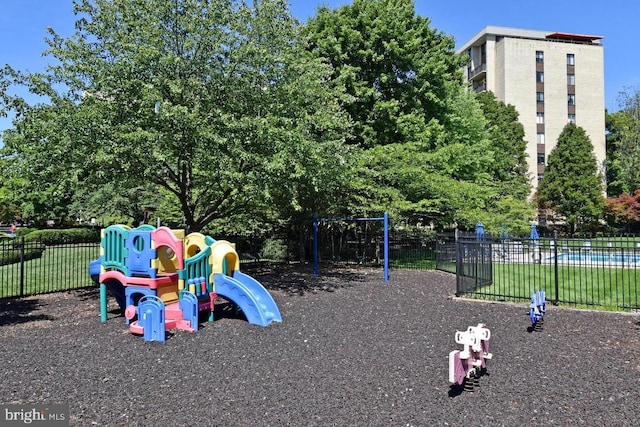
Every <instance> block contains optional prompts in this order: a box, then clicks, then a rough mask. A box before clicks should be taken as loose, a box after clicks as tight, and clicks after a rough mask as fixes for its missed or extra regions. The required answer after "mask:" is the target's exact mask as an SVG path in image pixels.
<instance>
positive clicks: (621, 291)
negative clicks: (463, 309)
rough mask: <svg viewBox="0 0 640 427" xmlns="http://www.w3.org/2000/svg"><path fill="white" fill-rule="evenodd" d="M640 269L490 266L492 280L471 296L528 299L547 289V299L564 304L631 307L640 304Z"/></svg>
mask: <svg viewBox="0 0 640 427" xmlns="http://www.w3.org/2000/svg"><path fill="white" fill-rule="evenodd" d="M639 280H640V270H636V269H630V268H608V267H602V266H598V267H577V266H568V265H558V269H557V286H556V269H555V266H554V265H542V264H501V263H494V265H493V283H492V284H490V285H486V286H482V287H480V288H479V289H477V290H476V291H475V292H474V293H473V296H477V297H480V298H485V299H494V300H506V301H528V300H530V299H531V294H532V293H533V292H535V291H537V290H540V289H543V290H545V291H546V296H547V301H558V302H559V303H560V304H563V305H574V306H577V307H588V308H600V309H605V310H614V311H619V310H631V309H634V308H639V307H640V285H639V284H638V281H639Z"/></svg>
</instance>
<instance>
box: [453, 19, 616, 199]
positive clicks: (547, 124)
mask: <svg viewBox="0 0 640 427" xmlns="http://www.w3.org/2000/svg"><path fill="white" fill-rule="evenodd" d="M601 39H602V37H599V36H592V35H584V34H570V33H559V32H547V31H533V30H522V29H515V28H504V27H494V26H487V27H485V28H484V29H483V30H482V31H480V32H479V33H478V34H476V35H475V36H474V37H473V38H472V39H471V40H469V41H468V42H467V43H465V44H464V46H462V47H461V48H460V49H459V50H458V53H465V52H466V53H468V55H469V63H468V67H467V70H466V73H467V78H468V80H469V82H470V87H472V88H473V89H474V90H475V91H476V92H482V91H485V90H488V91H491V92H493V93H494V94H495V95H496V98H497V99H498V100H500V101H502V102H504V103H505V104H511V105H513V106H514V107H515V109H516V110H517V111H518V113H519V119H520V123H522V125H523V126H524V131H525V140H526V141H527V161H528V165H529V174H530V177H531V184H532V186H533V191H534V192H535V189H536V187H537V184H538V182H539V180H540V179H542V176H543V175H544V168H545V164H546V162H547V158H548V156H549V153H550V152H551V150H553V148H554V147H555V145H556V141H557V140H558V136H559V135H560V133H561V132H562V129H563V128H564V127H565V125H566V124H567V122H574V123H575V124H576V125H577V126H580V127H582V128H583V129H584V130H585V131H586V133H587V135H588V136H589V139H590V140H591V143H592V144H593V152H594V154H595V157H596V160H597V162H598V166H599V167H601V168H603V167H604V161H605V150H606V146H605V123H604V120H605V108H604V104H605V102H604V54H603V46H602V44H601V42H600V40H601ZM603 172H604V170H603Z"/></svg>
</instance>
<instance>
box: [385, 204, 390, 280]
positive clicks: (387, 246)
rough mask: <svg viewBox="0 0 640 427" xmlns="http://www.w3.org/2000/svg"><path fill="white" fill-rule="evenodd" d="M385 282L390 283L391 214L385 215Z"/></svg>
mask: <svg viewBox="0 0 640 427" xmlns="http://www.w3.org/2000/svg"><path fill="white" fill-rule="evenodd" d="M384 281H385V282H388V281H389V214H388V213H387V212H385V213H384Z"/></svg>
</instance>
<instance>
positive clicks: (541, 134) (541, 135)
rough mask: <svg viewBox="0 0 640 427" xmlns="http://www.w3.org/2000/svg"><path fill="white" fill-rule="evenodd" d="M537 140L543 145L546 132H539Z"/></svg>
mask: <svg viewBox="0 0 640 427" xmlns="http://www.w3.org/2000/svg"><path fill="white" fill-rule="evenodd" d="M536 141H538V144H540V145H543V144H544V133H539V134H538V135H537V136H536Z"/></svg>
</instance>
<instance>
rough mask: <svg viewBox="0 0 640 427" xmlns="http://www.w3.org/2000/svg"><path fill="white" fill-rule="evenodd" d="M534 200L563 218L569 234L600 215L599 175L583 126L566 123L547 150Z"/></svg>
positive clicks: (600, 187)
mask: <svg viewBox="0 0 640 427" xmlns="http://www.w3.org/2000/svg"><path fill="white" fill-rule="evenodd" d="M538 202H539V203H540V204H541V206H542V207H546V208H549V209H551V211H552V212H553V213H554V214H556V215H558V216H559V217H560V218H559V219H560V220H564V222H565V224H566V226H567V228H568V230H569V232H571V233H572V234H573V233H574V232H575V231H576V229H578V228H585V227H589V226H593V225H595V224H596V222H597V221H598V220H599V219H600V218H601V217H602V211H603V206H604V195H603V177H602V176H601V174H600V173H599V171H598V165H597V162H596V159H595V156H594V154H593V145H592V144H591V141H590V140H589V137H588V136H587V134H586V132H585V131H584V129H582V128H581V127H578V126H576V125H575V124H573V123H569V124H567V125H566V126H565V128H564V129H563V131H562V133H561V134H560V136H559V137H558V141H557V144H556V147H555V148H554V149H553V150H552V151H551V153H550V154H549V159H548V163H547V167H546V169H545V173H544V177H543V178H542V180H541V181H540V183H539V184H538Z"/></svg>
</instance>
